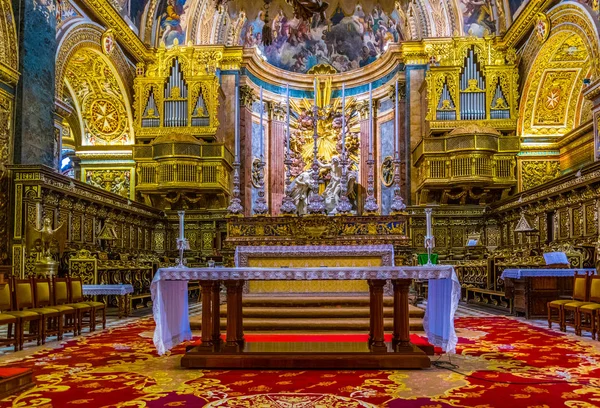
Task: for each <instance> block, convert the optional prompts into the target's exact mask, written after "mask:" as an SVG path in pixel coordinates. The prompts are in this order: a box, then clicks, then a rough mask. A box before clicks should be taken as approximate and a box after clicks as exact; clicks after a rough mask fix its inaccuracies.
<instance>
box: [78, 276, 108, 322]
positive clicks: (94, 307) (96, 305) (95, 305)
mask: <svg viewBox="0 0 600 408" xmlns="http://www.w3.org/2000/svg"><path fill="white" fill-rule="evenodd" d="M69 281H70V283H71V285H70V286H71V300H72V302H77V303H83V304H86V305H88V306H89V307H90V309H91V313H90V331H94V330H96V324H97V323H102V329H106V304H104V303H103V302H95V301H86V300H84V299H83V281H82V280H81V277H70V278H69ZM75 299H77V300H75ZM98 312H101V313H102V320H100V321H99V322H98V321H96V316H98Z"/></svg>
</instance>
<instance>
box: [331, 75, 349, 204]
mask: <svg viewBox="0 0 600 408" xmlns="http://www.w3.org/2000/svg"><path fill="white" fill-rule="evenodd" d="M340 164H341V165H342V177H341V180H340V184H341V186H340V187H341V191H340V199H339V200H338V203H337V206H336V207H335V210H336V211H337V213H338V214H348V213H349V212H350V211H351V210H352V205H351V204H350V200H349V199H348V173H347V171H348V154H347V152H346V84H342V160H341V163H340Z"/></svg>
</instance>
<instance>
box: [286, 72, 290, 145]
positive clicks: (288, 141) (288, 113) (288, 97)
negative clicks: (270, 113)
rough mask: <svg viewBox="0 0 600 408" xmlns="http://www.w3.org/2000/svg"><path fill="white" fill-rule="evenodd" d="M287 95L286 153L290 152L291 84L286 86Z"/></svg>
mask: <svg viewBox="0 0 600 408" xmlns="http://www.w3.org/2000/svg"><path fill="white" fill-rule="evenodd" d="M285 94H286V99H287V137H286V140H285V147H286V149H287V150H286V151H287V152H289V151H290V84H285Z"/></svg>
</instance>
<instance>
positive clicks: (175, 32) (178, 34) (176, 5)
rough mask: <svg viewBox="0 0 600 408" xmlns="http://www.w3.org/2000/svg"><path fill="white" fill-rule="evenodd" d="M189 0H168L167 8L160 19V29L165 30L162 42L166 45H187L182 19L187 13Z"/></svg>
mask: <svg viewBox="0 0 600 408" xmlns="http://www.w3.org/2000/svg"><path fill="white" fill-rule="evenodd" d="M186 1H187V0H167V6H166V8H165V11H164V12H163V14H162V15H161V18H160V28H161V29H162V30H163V33H162V37H161V41H163V42H164V43H165V45H166V46H167V47H168V46H171V45H175V44H184V43H185V30H184V29H183V26H182V24H183V21H182V17H183V14H184V13H185V5H186Z"/></svg>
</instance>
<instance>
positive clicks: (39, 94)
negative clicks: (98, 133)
mask: <svg viewBox="0 0 600 408" xmlns="http://www.w3.org/2000/svg"><path fill="white" fill-rule="evenodd" d="M45 3H47V4H45ZM13 7H14V12H15V16H16V19H15V22H16V25H17V32H18V33H19V36H18V38H19V50H20V55H19V57H20V61H19V71H20V73H21V78H20V81H19V84H18V86H17V92H16V96H17V98H16V103H15V105H16V109H15V112H16V121H15V143H14V161H15V163H16V164H44V165H46V166H51V167H54V166H55V164H56V162H57V159H56V157H57V155H58V157H60V152H59V151H58V149H59V147H60V140H56V137H55V136H56V135H55V129H54V87H55V84H54V79H55V78H54V71H55V58H56V14H55V13H56V11H55V8H54V1H49V2H40V1H36V0H14V2H13Z"/></svg>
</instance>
